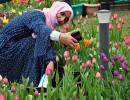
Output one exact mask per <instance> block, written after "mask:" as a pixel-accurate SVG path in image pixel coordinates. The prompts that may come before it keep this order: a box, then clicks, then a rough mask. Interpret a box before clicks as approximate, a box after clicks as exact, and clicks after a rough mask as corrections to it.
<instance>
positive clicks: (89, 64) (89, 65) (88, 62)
mask: <svg viewBox="0 0 130 100" xmlns="http://www.w3.org/2000/svg"><path fill="white" fill-rule="evenodd" d="M86 66H87V67H89V68H90V67H91V66H92V63H91V60H88V61H86Z"/></svg>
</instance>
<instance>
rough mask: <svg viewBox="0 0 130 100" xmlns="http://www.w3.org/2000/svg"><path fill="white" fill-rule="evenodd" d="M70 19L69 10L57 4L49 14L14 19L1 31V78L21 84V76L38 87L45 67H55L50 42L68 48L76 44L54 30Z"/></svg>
mask: <svg viewBox="0 0 130 100" xmlns="http://www.w3.org/2000/svg"><path fill="white" fill-rule="evenodd" d="M72 17H73V11H72V9H71V7H70V6H69V5H68V4H67V3H65V2H59V1H56V2H54V3H53V4H52V6H51V8H50V9H49V11H37V10H34V11H28V12H26V13H24V14H23V15H21V16H17V17H15V18H14V19H13V20H12V21H11V22H10V23H9V24H7V25H6V26H5V27H4V28H3V29H2V30H1V31H0V74H1V75H2V76H3V77H5V76H6V77H7V78H8V79H9V81H14V80H16V81H18V82H20V83H21V82H22V81H21V79H22V76H23V77H25V78H27V77H29V83H30V82H33V83H34V86H38V84H39V81H40V78H41V75H42V74H43V65H44V63H45V62H49V63H48V66H50V67H52V69H53V67H54V66H53V65H54V64H53V62H54V61H55V57H56V53H55V51H54V50H53V49H52V47H51V44H50V40H54V41H60V43H62V44H65V45H68V46H70V47H73V46H75V42H77V41H76V40H75V39H74V38H73V37H71V35H69V34H63V33H60V32H57V31H55V30H54V29H55V27H56V25H63V24H65V23H67V22H68V21H70V20H71V19H72ZM32 33H33V34H32Z"/></svg>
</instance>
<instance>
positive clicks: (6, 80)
mask: <svg viewBox="0 0 130 100" xmlns="http://www.w3.org/2000/svg"><path fill="white" fill-rule="evenodd" d="M3 83H4V84H5V85H7V84H8V79H7V78H6V77H5V78H4V79H3Z"/></svg>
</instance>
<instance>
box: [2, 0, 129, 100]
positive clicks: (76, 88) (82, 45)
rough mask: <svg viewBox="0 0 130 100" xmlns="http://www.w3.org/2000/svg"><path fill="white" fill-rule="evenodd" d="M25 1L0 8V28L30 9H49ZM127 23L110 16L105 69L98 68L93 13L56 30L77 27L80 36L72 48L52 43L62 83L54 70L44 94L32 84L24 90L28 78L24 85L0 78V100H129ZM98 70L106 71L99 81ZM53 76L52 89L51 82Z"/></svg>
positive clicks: (63, 30) (119, 18)
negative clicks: (108, 45)
mask: <svg viewBox="0 0 130 100" xmlns="http://www.w3.org/2000/svg"><path fill="white" fill-rule="evenodd" d="M25 1H26V0H25ZM25 1H24V0H22V4H21V3H19V2H16V1H14V2H15V3H13V4H12V3H7V4H4V5H0V7H1V8H2V9H3V12H4V13H3V12H1V13H0V18H1V19H0V28H2V27H4V25H6V24H7V23H8V22H9V21H10V20H11V19H12V18H13V17H15V16H18V15H21V14H22V13H23V12H24V11H27V10H30V9H32V8H42V7H43V5H44V6H47V7H48V6H49V4H47V3H45V2H43V1H42V0H41V1H37V2H38V3H37V4H38V5H37V6H35V5H36V4H35V3H36V2H34V1H32V2H29V3H28V2H25ZM7 5H8V6H7ZM23 5H24V6H23ZM92 22H93V23H92ZM126 23H127V19H125V17H124V16H122V15H120V14H117V13H115V14H112V16H111V22H110V24H109V30H110V33H109V36H110V48H109V54H110V57H109V58H104V57H105V54H102V55H103V59H105V60H107V61H108V67H109V68H108V69H106V68H105V66H102V65H101V66H100V65H99V62H100V61H99V56H100V55H99V34H98V29H97V26H98V23H97V17H96V14H95V12H94V17H92V18H87V17H86V18H81V17H77V18H76V19H75V20H74V23H69V24H67V25H66V26H64V27H59V28H58V30H59V31H61V32H68V31H71V30H73V29H77V28H78V30H80V32H81V34H82V37H83V40H82V41H80V42H79V43H78V44H77V46H76V47H74V48H73V49H70V48H68V47H64V46H62V45H60V44H58V43H54V48H55V49H56V50H57V53H58V56H59V62H58V63H59V64H60V65H62V66H63V68H64V75H63V77H62V80H60V76H59V74H58V72H57V71H55V72H54V73H53V74H50V75H49V84H48V88H47V92H46V93H45V92H44V89H41V91H40V93H38V91H37V90H34V89H33V84H31V85H30V90H29V91H27V89H26V87H27V84H28V79H23V81H24V82H23V84H18V83H17V82H13V83H9V82H8V79H7V78H6V77H1V76H0V93H1V95H0V100H5V99H4V98H6V99H8V100H13V99H14V100H34V99H36V100H44V99H47V100H51V99H54V100H58V99H62V100H68V99H73V100H74V99H75V100H77V99H80V100H101V99H113V100H116V99H124V100H127V99H129V96H130V89H129V87H130V86H129V84H130V80H129V78H130V73H129V66H130V60H129V59H130V54H129V52H130V51H129V50H130V37H129V32H130V31H129V29H128V30H127V28H126V26H127V24H126ZM100 70H103V71H105V76H106V77H105V79H103V78H102V76H101V73H100ZM74 72H77V73H78V75H77V74H76V75H74ZM54 74H55V82H56V87H55V88H54V87H53V86H52V83H51V82H52V81H51V80H52V79H53V76H54ZM75 76H77V77H75ZM79 78H80V79H79ZM59 80H60V81H59ZM77 82H80V85H77V84H79V83H77ZM1 98H2V99H1Z"/></svg>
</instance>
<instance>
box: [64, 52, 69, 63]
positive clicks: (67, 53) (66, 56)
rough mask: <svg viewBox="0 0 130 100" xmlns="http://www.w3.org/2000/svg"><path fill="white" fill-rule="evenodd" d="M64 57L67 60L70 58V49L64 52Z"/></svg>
mask: <svg viewBox="0 0 130 100" xmlns="http://www.w3.org/2000/svg"><path fill="white" fill-rule="evenodd" d="M64 58H65V60H66V61H68V60H70V52H69V51H65V52H64Z"/></svg>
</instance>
